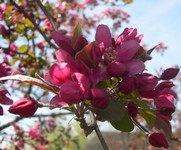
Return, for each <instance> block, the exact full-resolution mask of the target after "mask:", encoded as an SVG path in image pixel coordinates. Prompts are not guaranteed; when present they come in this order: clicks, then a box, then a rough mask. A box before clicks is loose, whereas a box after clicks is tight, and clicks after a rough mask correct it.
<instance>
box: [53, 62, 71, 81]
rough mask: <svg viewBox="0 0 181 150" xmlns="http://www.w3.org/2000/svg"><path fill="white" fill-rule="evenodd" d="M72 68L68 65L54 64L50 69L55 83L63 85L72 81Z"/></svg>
mask: <svg viewBox="0 0 181 150" xmlns="http://www.w3.org/2000/svg"><path fill="white" fill-rule="evenodd" d="M70 75H71V74H70V67H69V66H68V64H67V63H61V64H59V65H58V64H54V65H53V66H52V67H51V68H50V76H51V78H52V79H53V81H54V82H56V83H57V84H59V85H61V84H63V83H64V82H65V81H67V80H69V79H70Z"/></svg>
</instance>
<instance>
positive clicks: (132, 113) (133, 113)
mask: <svg viewBox="0 0 181 150" xmlns="http://www.w3.org/2000/svg"><path fill="white" fill-rule="evenodd" d="M127 110H128V114H129V115H130V116H131V117H133V118H135V117H136V115H137V113H138V106H137V105H136V104H135V103H133V102H129V103H128V105H127Z"/></svg>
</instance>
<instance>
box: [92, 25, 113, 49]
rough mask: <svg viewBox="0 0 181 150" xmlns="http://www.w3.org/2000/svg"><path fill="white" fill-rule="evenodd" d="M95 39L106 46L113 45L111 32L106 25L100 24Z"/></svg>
mask: <svg viewBox="0 0 181 150" xmlns="http://www.w3.org/2000/svg"><path fill="white" fill-rule="evenodd" d="M95 39H96V41H97V42H98V43H104V47H105V48H108V47H112V36H111V32H110V30H109V28H108V26H106V25H103V24H102V25H99V26H98V27H97V30H96V35H95Z"/></svg>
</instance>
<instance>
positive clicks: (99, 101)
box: [91, 88, 109, 109]
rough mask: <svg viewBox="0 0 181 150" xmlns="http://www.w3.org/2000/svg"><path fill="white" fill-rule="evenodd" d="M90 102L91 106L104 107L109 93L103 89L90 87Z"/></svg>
mask: <svg viewBox="0 0 181 150" xmlns="http://www.w3.org/2000/svg"><path fill="white" fill-rule="evenodd" d="M91 96H92V99H91V103H92V105H93V107H95V108H99V109H104V108H106V107H107V106H108V104H109V95H108V94H107V92H106V91H105V90H103V89H98V88H92V89H91Z"/></svg>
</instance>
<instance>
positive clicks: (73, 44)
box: [72, 23, 82, 48]
mask: <svg viewBox="0 0 181 150" xmlns="http://www.w3.org/2000/svg"><path fill="white" fill-rule="evenodd" d="M81 34H82V29H81V25H80V23H78V24H77V26H76V27H75V30H74V34H73V38H72V47H73V48H74V47H75V43H76V41H77V38H78V37H79V36H80V35H81Z"/></svg>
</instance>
